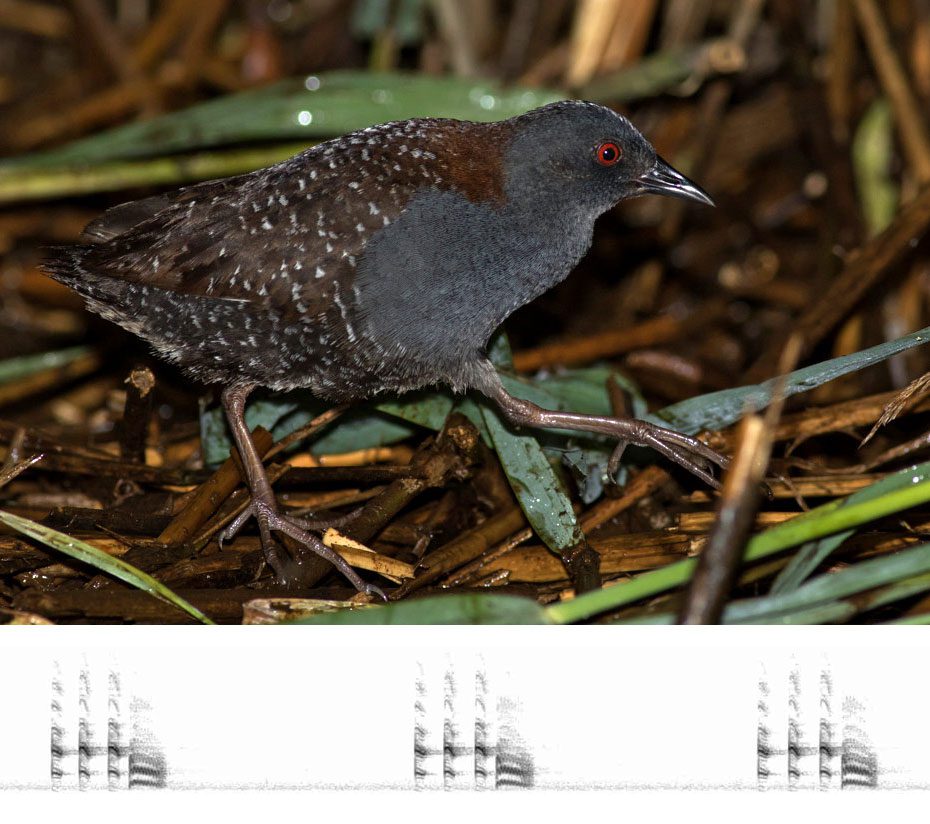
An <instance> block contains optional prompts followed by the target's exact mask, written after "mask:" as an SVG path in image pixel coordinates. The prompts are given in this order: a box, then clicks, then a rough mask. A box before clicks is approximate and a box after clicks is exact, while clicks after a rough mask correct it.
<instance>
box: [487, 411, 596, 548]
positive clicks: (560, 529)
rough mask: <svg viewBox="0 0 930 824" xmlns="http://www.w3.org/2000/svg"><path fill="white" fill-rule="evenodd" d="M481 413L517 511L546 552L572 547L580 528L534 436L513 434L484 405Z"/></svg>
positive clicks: (566, 495) (569, 502) (570, 504)
mask: <svg viewBox="0 0 930 824" xmlns="http://www.w3.org/2000/svg"><path fill="white" fill-rule="evenodd" d="M481 414H482V416H483V418H484V423H485V426H487V428H488V432H490V433H491V441H492V442H493V443H494V450H495V451H496V452H497V455H498V457H499V458H500V460H501V464H502V466H503V467H504V473H505V474H506V475H507V480H508V481H510V486H511V488H512V489H513V491H514V494H515V495H516V496H517V500H518V501H519V503H520V508H521V509H522V510H523V514H524V515H526V519H527V520H528V521H529V522H530V524H531V525H532V527H533V529H534V530H536V532H537V533H538V534H539V537H540V538H542V540H543V542H544V543H545V544H546V546H547V547H549V549H552V550H555V551H557V552H558V551H560V550H563V549H568V548H569V547H572V546H575V545H576V544H577V543H578V542H579V541H580V540H581V539H582V534H581V528H580V527H579V526H578V520H577V519H576V518H575V512H574V510H573V509H572V502H571V499H570V498H569V497H568V492H567V491H566V489H565V487H564V484H563V483H562V480H561V478H559V476H558V475H557V474H556V473H555V471H554V470H553V468H552V465H551V464H550V463H549V460H548V458H546V455H545V453H544V452H543V450H542V447H541V446H540V445H539V441H538V440H536V438H535V437H534V436H533V435H515V434H514V433H513V432H511V431H510V430H509V429H508V428H507V427H506V426H505V425H504V424H503V422H502V421H501V419H500V418H499V417H498V415H497V413H496V412H495V411H494V410H493V409H491V408H490V407H488V406H485V405H484V404H482V405H481Z"/></svg>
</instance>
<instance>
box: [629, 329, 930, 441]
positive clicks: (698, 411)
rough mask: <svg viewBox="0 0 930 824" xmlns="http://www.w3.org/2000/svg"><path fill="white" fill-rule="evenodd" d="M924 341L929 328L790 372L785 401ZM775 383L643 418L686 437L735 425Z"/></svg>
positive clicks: (760, 404) (764, 401) (762, 403)
mask: <svg viewBox="0 0 930 824" xmlns="http://www.w3.org/2000/svg"><path fill="white" fill-rule="evenodd" d="M928 340H930V327H927V328H925V329H920V330H919V331H917V332H913V333H911V334H910V335H905V336H904V337H902V338H898V339H896V340H892V341H887V342H885V343H881V344H879V345H878V346H872V347H870V348H869V349H863V350H862V351H861V352H853V353H852V354H851V355H843V356H842V357H839V358H833V359H832V360H827V361H822V362H821V363H815V364H813V365H812V366H805V367H804V368H803V369H797V370H795V371H794V372H791V373H790V374H789V375H788V378H787V380H786V381H785V386H784V393H785V397H790V396H792V395H797V394H800V393H801V392H807V391H808V390H810V389H815V388H816V387H818V386H821V385H823V384H825V383H828V382H829V381H832V380H835V379H836V378H839V377H841V376H842V375H848V374H850V373H851V372H857V371H859V370H860V369H865V368H866V367H868V366H874V365H875V364H876V363H881V362H882V361H884V360H887V359H888V358H890V357H892V356H893V355H897V354H898V353H899V352H905V351H907V350H908V349H913V348H914V347H915V346H920V345H921V344H923V343H926V342H927V341H928ZM778 381H779V379H778V378H773V379H772V380H769V381H765V382H764V383H760V384H756V385H753V386H739V387H736V388H735V389H724V390H722V391H720V392H711V393H710V394H707V395H700V396H699V397H697V398H689V399H688V400H686V401H682V402H681V403H676V404H673V405H672V406H666V407H665V409H662V410H660V411H659V412H655V413H653V414H652V415H647V416H646V419H647V420H651V421H652V422H653V423H657V424H660V425H661V426H668V427H671V428H672V429H677V430H678V431H679V432H685V433H687V434H690V435H693V434H696V433H698V432H700V431H701V430H703V429H723V428H724V427H727V426H730V424H733V423H736V421H738V420H739V419H740V418H741V417H742V416H743V413H744V412H745V411H746V407H747V406H752V407H753V408H754V409H756V410H760V409H764V408H765V407H766V406H768V404H769V402H770V401H771V399H772V391H773V389H774V388H775V386H776V385H777V384H778Z"/></svg>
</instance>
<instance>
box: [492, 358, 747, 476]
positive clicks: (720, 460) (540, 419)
mask: <svg viewBox="0 0 930 824" xmlns="http://www.w3.org/2000/svg"><path fill="white" fill-rule="evenodd" d="M487 372H488V374H492V377H491V378H489V379H488V380H487V383H486V385H485V387H484V388H483V390H482V391H484V393H485V394H486V395H487V396H488V397H490V398H492V399H493V400H494V401H496V402H497V405H498V407H500V410H501V412H503V413H504V416H505V417H506V418H507V419H508V420H509V421H510V422H511V423H513V424H515V425H517V426H533V427H538V428H543V429H561V430H566V429H567V430H569V431H573V432H590V433H591V434H594V435H601V436H606V437H608V438H616V440H617V447H616V449H614V452H613V454H612V455H611V458H610V462H609V465H608V469H609V471H610V475H611V477H613V476H614V475H615V474H616V472H617V469H619V467H620V458H621V457H622V456H623V451H624V450H625V449H626V447H627V446H628V445H630V444H634V445H636V446H646V447H649V448H650V449H654V450H655V451H656V452H658V453H659V454H660V455H664V456H665V457H666V458H668V459H669V460H670V461H673V462H674V463H676V464H678V465H679V466H682V467H684V468H685V469H687V470H688V471H689V472H691V473H692V474H693V475H696V476H697V477H698V478H700V479H701V480H702V481H704V483H706V484H708V485H710V486H712V487H714V489H720V481H718V480H717V479H716V478H715V477H714V472H713V468H714V467H715V466H718V467H720V468H721V469H726V468H727V467H728V466H729V464H730V461H729V459H728V458H727V457H726V456H724V455H721V454H720V453H719V452H717V451H716V450H715V449H711V448H710V447H709V446H708V445H707V444H706V443H703V442H702V441H699V440H698V439H697V438H693V437H691V436H690V435H683V434H682V433H681V432H676V431H675V430H673V429H666V428H665V427H662V426H656V425H655V424H653V423H649V422H648V421H643V420H639V419H638V418H608V417H605V416H601V415H585V414H581V413H578V412H562V411H557V410H553V409H543V408H542V407H541V406H537V405H536V404H534V403H531V402H530V401H525V400H523V399H522V398H517V397H515V396H514V395H511V394H510V393H509V392H508V391H507V390H506V389H505V388H504V386H503V384H501V382H500V380H499V378H498V377H497V374H496V372H495V371H494V367H493V366H492V365H491V364H490V363H489V364H487Z"/></svg>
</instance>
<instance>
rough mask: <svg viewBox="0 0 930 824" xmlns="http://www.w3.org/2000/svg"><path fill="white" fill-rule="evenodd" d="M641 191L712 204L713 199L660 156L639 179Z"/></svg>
mask: <svg viewBox="0 0 930 824" xmlns="http://www.w3.org/2000/svg"><path fill="white" fill-rule="evenodd" d="M639 183H640V185H641V186H642V191H643V193H646V192H649V193H651V194H656V195H666V196H667V197H680V198H684V199H685V200H696V201H697V202H698V203H704V204H706V205H708V206H713V205H714V201H713V200H712V199H711V197H710V195H709V194H707V192H705V191H704V190H703V189H702V188H701V187H700V186H698V185H697V183H695V182H694V181H693V180H688V178H686V177H685V176H684V175H683V174H682V173H681V172H677V171H675V169H673V168H672V167H671V166H670V165H669V164H668V163H666V162H665V161H664V160H663V159H662V158H661V157H657V158H656V165H655V166H653V167H652V169H650V170H649V171H648V172H646V174H644V175H643V176H642V177H641V178H640V179H639Z"/></svg>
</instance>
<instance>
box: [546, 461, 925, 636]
mask: <svg viewBox="0 0 930 824" xmlns="http://www.w3.org/2000/svg"><path fill="white" fill-rule="evenodd" d="M874 487H880V489H874ZM927 501H930V463H923V464H920V465H918V466H915V467H912V468H910V469H905V470H902V471H900V472H896V473H894V474H893V475H889V476H887V477H885V478H882V480H880V481H877V482H876V483H875V484H872V485H871V486H869V487H866V489H864V490H859V491H858V492H855V493H853V494H852V495H850V496H849V497H847V498H842V499H840V500H837V501H832V502H830V503H828V504H825V505H824V506H821V507H818V508H817V509H812V510H810V511H809V512H805V513H802V514H801V515H798V516H797V517H796V518H792V519H791V520H790V521H785V522H784V523H782V524H778V525H777V526H774V527H772V528H771V529H768V530H766V531H765V532H762V533H760V534H759V535H755V536H753V537H752V538H751V539H750V540H749V542H748V543H747V545H746V551H745V553H744V555H743V558H744V560H746V561H752V560H757V559H759V558H764V557H767V556H768V555H772V554H774V553H776V552H780V551H782V550H784V549H788V548H789V547H792V546H797V545H798V544H802V543H804V542H805V541H813V540H816V539H818V538H822V537H824V536H826V535H833V534H835V533H837V532H842V531H844V530H848V529H850V528H851V527H856V526H859V525H861V524H864V523H868V522H870V521H874V520H876V519H878V518H883V517H885V516H886V515H890V514H892V513H894V512H901V511H902V510H905V509H909V508H910V507H913V506H917V505H919V504H923V503H926V502H927ZM696 563H697V561H696V560H695V559H693V558H689V559H688V560H685V561H678V562H677V563H674V564H669V565H668V566H666V567H662V568H661V569H656V570H652V571H650V572H644V573H642V574H641V575H637V576H636V577H635V578H631V579H628V580H626V581H622V582H621V583H618V584H615V585H614V586H611V587H607V588H605V589H601V590H598V591H597V592H589V593H585V594H584V595H580V596H579V597H577V598H574V599H572V600H571V601H565V602H563V603H560V604H554V605H553V606H550V607H548V610H549V616H550V618H551V619H552V620H553V621H555V622H556V623H570V622H572V621H580V620H584V619H586V618H590V617H591V616H593V615H597V614H598V613H600V612H605V611H607V610H611V609H616V608H618V607H621V606H625V605H626V604H631V603H635V602H636V601H639V600H641V599H643V598H648V597H650V596H653V595H657V594H659V593H660V592H665V591H666V590H669V589H673V588H675V587H679V586H681V585H683V584H686V583H687V582H688V581H689V580H690V578H691V575H692V573H693V572H694V567H695V565H696Z"/></svg>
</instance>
